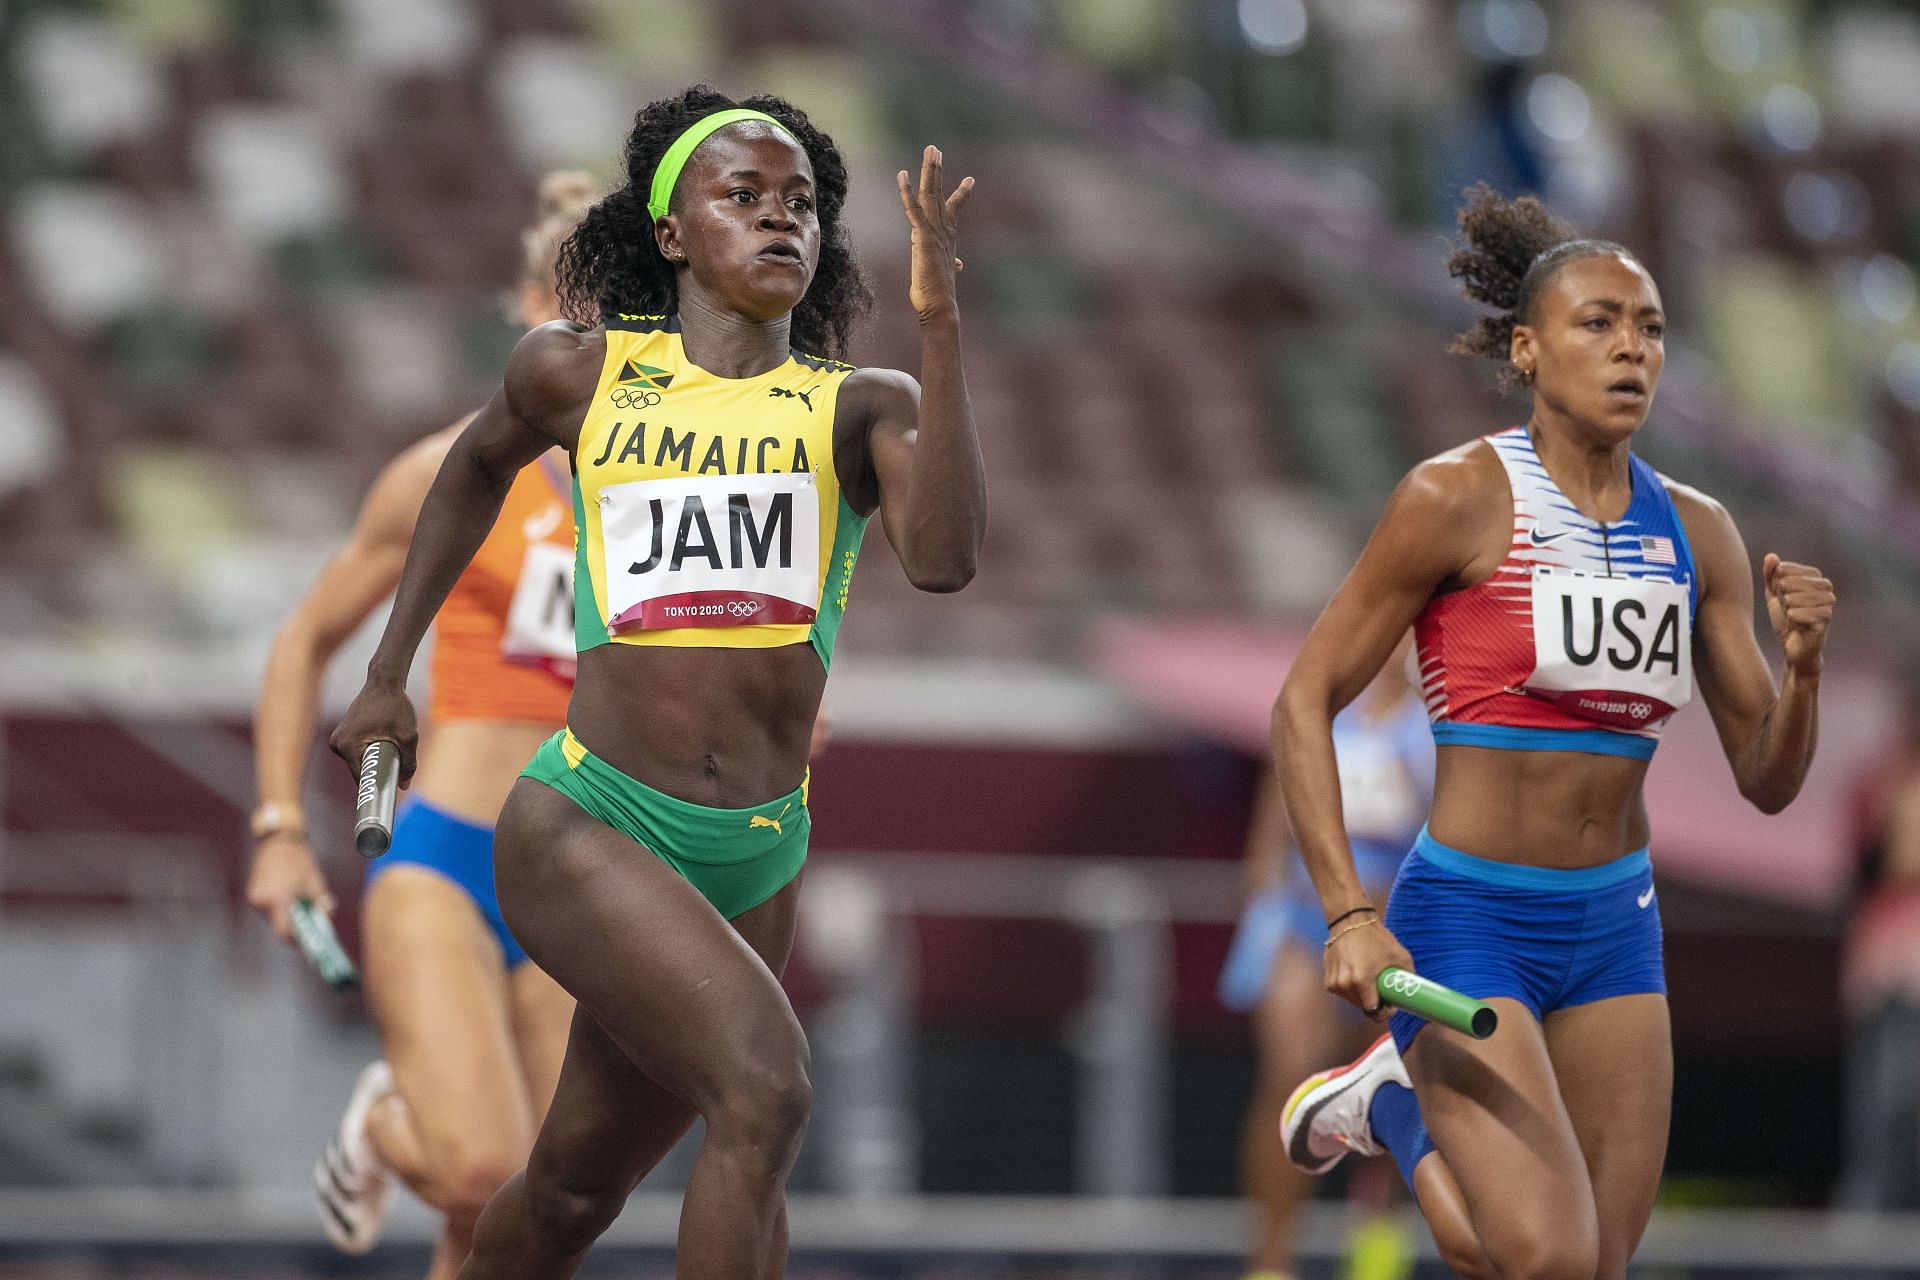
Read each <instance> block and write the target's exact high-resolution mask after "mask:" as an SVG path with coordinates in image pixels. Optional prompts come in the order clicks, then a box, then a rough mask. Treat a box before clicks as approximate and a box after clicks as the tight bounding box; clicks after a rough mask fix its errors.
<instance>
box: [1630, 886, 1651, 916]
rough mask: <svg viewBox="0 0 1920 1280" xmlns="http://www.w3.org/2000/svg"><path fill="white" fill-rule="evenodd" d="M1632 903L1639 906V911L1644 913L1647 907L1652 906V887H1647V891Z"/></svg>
mask: <svg viewBox="0 0 1920 1280" xmlns="http://www.w3.org/2000/svg"><path fill="white" fill-rule="evenodd" d="M1634 901H1635V902H1638V903H1639V904H1640V909H1641V910H1642V911H1645V910H1646V909H1647V908H1648V907H1650V906H1652V905H1653V886H1652V885H1648V886H1647V891H1646V892H1645V893H1643V894H1641V895H1640V896H1639V897H1638V898H1635V899H1634Z"/></svg>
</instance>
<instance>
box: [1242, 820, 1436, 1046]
mask: <svg viewBox="0 0 1920 1280" xmlns="http://www.w3.org/2000/svg"><path fill="white" fill-rule="evenodd" d="M1405 856H1406V855H1405V854H1404V853H1403V852H1402V851H1401V850H1400V849H1398V848H1394V847H1391V846H1388V845H1383V844H1379V843H1372V842H1369V843H1362V842H1360V841H1355V842H1354V845H1353V865H1354V869H1355V870H1356V871H1358V872H1359V873H1360V883H1361V884H1363V885H1365V886H1366V890H1367V893H1368V894H1369V895H1370V896H1372V897H1373V898H1374V899H1375V901H1378V900H1379V895H1380V894H1381V893H1382V892H1384V891H1385V890H1386V888H1387V886H1389V885H1391V884H1392V883H1393V873H1394V872H1395V871H1397V870H1398V869H1399V867H1400V860H1401V858H1403V857H1405ZM1291 872H1292V874H1290V875H1289V876H1288V878H1287V881H1286V883H1284V884H1281V885H1278V886H1276V887H1274V888H1272V889H1268V890H1267V891H1266V892H1264V893H1262V894H1260V895H1259V896H1258V897H1256V898H1254V899H1253V900H1252V901H1251V902H1249V903H1247V906H1246V910H1245V911H1243V912H1241V914H1240V925H1239V927H1238V928H1237V929H1235V930H1234V932H1233V942H1232V944H1231V945H1230V946H1229V947H1228V948H1227V960H1226V963H1225V964H1223V965H1222V966H1220V983H1219V988H1218V993H1219V996H1220V1003H1221V1004H1223V1005H1225V1006H1226V1007H1227V1008H1229V1009H1231V1010H1233V1011H1234V1012H1235V1013H1248V1012H1251V1011H1252V1009H1253V1007H1254V1006H1255V1005H1257V1004H1259V1003H1260V997H1261V996H1263V995H1265V994H1266V990H1267V978H1268V977H1269V975H1271V974H1272V972H1273V960H1274V957H1275V956H1277V955H1279V954H1280V948H1281V947H1283V946H1286V945H1287V944H1289V943H1292V944H1293V945H1295V946H1301V947H1306V948H1308V949H1309V951H1311V952H1312V953H1314V961H1315V963H1316V964H1317V963H1319V956H1318V952H1319V950H1320V948H1321V947H1322V946H1324V945H1326V941H1327V922H1326V918H1325V917H1324V916H1322V915H1321V913H1320V899H1319V898H1318V897H1317V896H1316V895H1315V894H1314V891H1313V882H1312V881H1311V880H1309V879H1308V878H1307V873H1306V870H1305V869H1304V868H1302V867H1301V866H1300V864H1299V861H1298V857H1297V855H1296V856H1295V861H1294V864H1293V866H1292V868H1291ZM1354 1012H1355V1013H1356V1014H1357V1013H1358V1012H1359V1010H1357V1009H1356V1010H1355V1011H1354Z"/></svg>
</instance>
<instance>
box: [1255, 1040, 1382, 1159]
mask: <svg viewBox="0 0 1920 1280" xmlns="http://www.w3.org/2000/svg"><path fill="white" fill-rule="evenodd" d="M1389 1082H1391V1083H1393V1084H1398V1085H1403V1086H1405V1087H1406V1088H1408V1089H1411V1088H1413V1081H1412V1080H1410V1079H1408V1078H1407V1066H1406V1064H1405V1063H1404V1062H1402V1061H1400V1050H1399V1048H1398V1047H1396V1046H1395V1045H1394V1043H1393V1036H1392V1035H1391V1034H1388V1035H1383V1036H1381V1037H1380V1038H1379V1039H1378V1040H1375V1041H1374V1042H1373V1044H1372V1045H1371V1046H1370V1047H1369V1048H1368V1049H1367V1051H1366V1052H1365V1053H1363V1054H1361V1055H1360V1056H1359V1057H1357V1058H1355V1059H1354V1060H1353V1061H1352V1062H1349V1063H1348V1064H1347V1065H1346V1066H1344V1067H1334V1068H1333V1069H1332V1070H1330V1071H1322V1072H1319V1073H1317V1074H1315V1075H1310V1076H1308V1077H1307V1078H1306V1079H1305V1080H1302V1081H1301V1082H1300V1087H1299V1088H1298V1089H1295V1090H1294V1091H1293V1094H1292V1096H1290V1097H1289V1098H1288V1099H1287V1105H1286V1108H1285V1109H1284V1110H1283V1111H1281V1113H1280V1139H1281V1141H1283V1142H1285V1143H1286V1145H1287V1159H1289V1160H1291V1161H1293V1163H1294V1164H1295V1165H1296V1166H1297V1167H1299V1168H1301V1169H1304V1170H1305V1171H1306V1172H1308V1173H1325V1172H1326V1171H1327V1170H1329V1169H1331V1168H1333V1166H1335V1165H1337V1164H1339V1163H1340V1162H1341V1161H1342V1160H1344V1159H1346V1158H1347V1156H1348V1155H1363V1156H1377V1155H1380V1154H1381V1153H1382V1152H1384V1151H1385V1150H1386V1148H1385V1147H1383V1146H1381V1145H1380V1142H1379V1140H1378V1139H1377V1138H1375V1137H1374V1136H1373V1125H1372V1124H1371V1122H1370V1121H1369V1120H1368V1116H1367V1113H1368V1110H1369V1109H1370V1108H1371V1107H1372V1106H1373V1095H1374V1094H1375V1093H1377V1092H1379V1090H1380V1086H1381V1085H1383V1084H1387V1083H1389Z"/></svg>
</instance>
